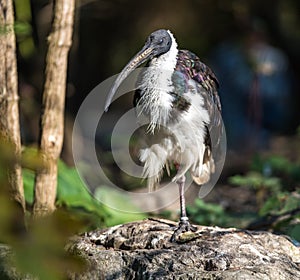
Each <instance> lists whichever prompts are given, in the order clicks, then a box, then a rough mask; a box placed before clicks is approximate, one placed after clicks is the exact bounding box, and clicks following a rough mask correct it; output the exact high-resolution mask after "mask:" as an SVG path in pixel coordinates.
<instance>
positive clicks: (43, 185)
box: [33, 0, 75, 217]
mask: <svg viewBox="0 0 300 280" xmlns="http://www.w3.org/2000/svg"><path fill="white" fill-rule="evenodd" d="M74 9H75V0H54V19H53V25H52V30H51V33H50V36H49V38H48V44H49V47H48V53H47V58H46V79H45V87H44V93H43V110H42V112H43V113H42V116H41V135H40V151H41V155H42V158H43V161H44V166H43V168H41V169H40V170H38V171H37V174H36V179H35V198H34V209H33V214H34V217H38V216H43V215H47V214H50V213H51V212H53V211H54V210H55V198H56V187H57V161H58V159H59V156H60V153H61V149H62V143H63V135H64V104H65V92H66V79H67V64H68V53H69V49H70V47H71V43H72V33H73V21H74Z"/></svg>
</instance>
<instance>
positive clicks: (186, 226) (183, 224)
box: [171, 217, 197, 242]
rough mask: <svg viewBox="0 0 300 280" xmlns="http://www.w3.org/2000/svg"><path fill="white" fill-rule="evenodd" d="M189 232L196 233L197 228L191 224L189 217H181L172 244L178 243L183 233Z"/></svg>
mask: <svg viewBox="0 0 300 280" xmlns="http://www.w3.org/2000/svg"><path fill="white" fill-rule="evenodd" d="M187 231H192V232H196V231H197V227H195V226H193V225H191V224H190V222H189V219H188V218H187V217H181V218H180V222H179V224H178V227H177V228H176V229H175V230H174V232H173V234H172V237H171V242H176V241H177V240H178V237H179V236H180V235H181V234H182V233H184V232H187Z"/></svg>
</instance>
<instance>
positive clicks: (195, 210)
mask: <svg viewBox="0 0 300 280" xmlns="http://www.w3.org/2000/svg"><path fill="white" fill-rule="evenodd" d="M187 212H188V216H189V217H190V219H191V220H192V221H193V222H194V223H196V224H199V225H218V226H226V225H228V223H229V219H230V217H229V216H228V215H227V214H226V212H225V210H224V208H223V207H222V206H221V205H218V204H215V203H207V202H204V201H203V200H202V199H196V200H195V203H194V205H192V206H187Z"/></svg>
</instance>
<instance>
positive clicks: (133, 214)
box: [23, 152, 146, 228]
mask: <svg viewBox="0 0 300 280" xmlns="http://www.w3.org/2000/svg"><path fill="white" fill-rule="evenodd" d="M27 153H28V152H27ZM29 153H30V152H29ZM31 153H32V152H31ZM33 158H34V157H33ZM35 160H36V159H35ZM33 165H34V164H33ZM34 176H35V175H34V171H33V170H30V169H25V168H24V169H23V178H24V191H25V198H26V202H27V203H28V204H29V205H31V204H32V203H33V199H34ZM98 199H99V200H101V201H102V202H103V201H106V202H110V203H109V205H111V201H109V200H115V202H114V203H115V205H117V204H118V203H119V204H122V205H123V207H124V204H125V206H126V208H127V209H128V212H126V213H124V212H120V211H118V210H115V209H112V208H110V207H108V206H106V205H105V204H102V203H100V202H99V200H98ZM56 204H57V206H58V207H64V208H66V209H68V210H69V211H71V212H72V213H73V214H76V215H79V216H83V217H85V218H86V219H88V220H89V227H90V228H96V227H99V226H100V227H101V226H112V225H116V224H120V223H125V222H129V221H133V220H139V219H143V218H145V217H146V215H145V214H142V213H138V212H139V211H138V209H136V208H134V207H133V206H132V204H130V203H129V202H127V199H126V197H125V196H122V195H120V194H119V193H116V192H115V191H113V190H111V189H110V188H108V187H105V186H101V187H99V188H98V189H97V190H96V192H95V197H93V196H92V195H91V194H90V192H89V191H88V190H87V188H86V186H85V185H84V183H83V182H82V180H81V178H80V177H79V175H78V173H77V170H76V169H75V168H71V167H68V166H67V165H66V164H65V163H63V162H62V161H61V160H60V161H59V163H58V186H57V201H56Z"/></svg>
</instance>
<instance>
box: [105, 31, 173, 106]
mask: <svg viewBox="0 0 300 280" xmlns="http://www.w3.org/2000/svg"><path fill="white" fill-rule="evenodd" d="M171 45H172V38H171V35H170V33H169V31H167V30H165V29H159V30H157V31H154V32H153V33H151V34H150V36H149V37H148V38H147V40H146V43H145V45H144V47H143V48H142V49H141V50H140V51H139V52H138V53H137V54H136V55H135V56H134V57H133V58H132V59H131V60H130V61H129V62H128V64H127V65H126V66H125V67H124V69H123V70H122V71H121V73H120V74H119V76H118V78H117V79H116V81H115V82H114V84H113V86H112V88H111V90H110V92H109V94H108V96H107V98H106V102H105V107H104V109H105V111H107V110H108V107H109V105H110V103H111V100H112V98H113V97H114V95H115V93H116V91H117V89H118V88H119V86H120V84H121V83H122V82H123V81H124V80H125V79H126V78H127V77H128V75H129V74H130V73H131V72H132V71H133V70H134V69H136V68H137V67H139V66H140V65H141V64H143V63H144V62H146V61H148V60H151V59H153V58H154V57H159V56H160V55H162V54H165V53H167V52H168V51H169V50H170V48H171Z"/></svg>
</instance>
